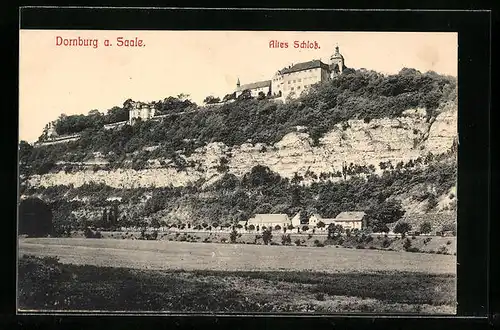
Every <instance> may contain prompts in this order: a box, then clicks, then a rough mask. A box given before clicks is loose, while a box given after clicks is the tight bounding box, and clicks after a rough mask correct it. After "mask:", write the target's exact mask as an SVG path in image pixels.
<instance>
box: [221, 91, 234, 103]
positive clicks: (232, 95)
mask: <svg viewBox="0 0 500 330" xmlns="http://www.w3.org/2000/svg"><path fill="white" fill-rule="evenodd" d="M234 99H236V93H232V94H226V95H225V96H224V98H223V99H222V102H227V101H229V100H234Z"/></svg>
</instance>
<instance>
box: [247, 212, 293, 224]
mask: <svg viewBox="0 0 500 330" xmlns="http://www.w3.org/2000/svg"><path fill="white" fill-rule="evenodd" d="M285 222H289V220H288V215H286V214H256V215H255V217H253V218H251V219H249V220H248V223H262V224H265V223H285Z"/></svg>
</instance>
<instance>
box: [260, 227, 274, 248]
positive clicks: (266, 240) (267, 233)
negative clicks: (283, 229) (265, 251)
mask: <svg viewBox="0 0 500 330" xmlns="http://www.w3.org/2000/svg"><path fill="white" fill-rule="evenodd" d="M272 238H273V234H272V233H271V230H269V229H266V230H264V231H263V232H262V241H263V242H264V244H266V245H268V244H269V243H270V242H271V239H272Z"/></svg>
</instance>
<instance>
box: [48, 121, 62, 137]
mask: <svg viewBox="0 0 500 330" xmlns="http://www.w3.org/2000/svg"><path fill="white" fill-rule="evenodd" d="M46 130H47V136H48V137H56V136H58V135H59V134H57V131H56V127H55V125H54V122H52V121H51V122H49V124H48V125H47V128H46Z"/></svg>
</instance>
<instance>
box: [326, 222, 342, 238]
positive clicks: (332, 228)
mask: <svg viewBox="0 0 500 330" xmlns="http://www.w3.org/2000/svg"><path fill="white" fill-rule="evenodd" d="M343 233H344V227H342V226H341V225H336V224H333V223H331V224H329V225H328V238H330V239H333V238H335V237H337V236H340V235H342V234H343Z"/></svg>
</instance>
